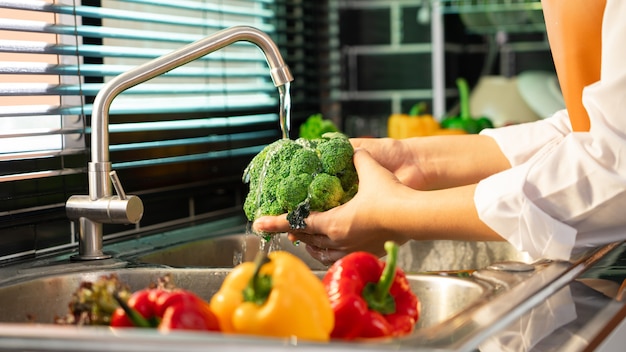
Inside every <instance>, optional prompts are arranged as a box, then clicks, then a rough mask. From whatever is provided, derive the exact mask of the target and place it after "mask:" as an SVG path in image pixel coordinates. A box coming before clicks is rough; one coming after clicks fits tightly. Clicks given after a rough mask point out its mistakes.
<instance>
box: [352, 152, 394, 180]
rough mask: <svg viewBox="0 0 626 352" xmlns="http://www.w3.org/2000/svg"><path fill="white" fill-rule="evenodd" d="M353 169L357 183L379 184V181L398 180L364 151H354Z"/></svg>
mask: <svg viewBox="0 0 626 352" xmlns="http://www.w3.org/2000/svg"><path fill="white" fill-rule="evenodd" d="M354 167H355V168H356V172H357V174H358V175H359V183H362V184H363V183H368V182H370V181H369V180H374V181H373V182H380V180H381V179H387V180H393V181H398V178H397V177H396V176H395V175H394V174H393V173H392V172H391V171H389V170H387V169H386V168H384V167H383V166H382V165H380V164H379V163H378V161H376V159H374V158H373V157H372V155H371V154H370V153H369V152H368V151H367V150H365V149H362V148H356V149H355V150H354Z"/></svg>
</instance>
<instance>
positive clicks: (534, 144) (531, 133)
mask: <svg viewBox="0 0 626 352" xmlns="http://www.w3.org/2000/svg"><path fill="white" fill-rule="evenodd" d="M620 16H621V18H622V19H623V18H624V17H623V16H626V1H619V0H618V1H615V0H613V1H611V0H609V1H608V2H607V5H606V11H605V17H604V28H603V38H602V40H603V49H602V50H603V53H602V73H601V79H600V81H599V82H596V83H594V84H593V85H590V86H588V87H586V88H585V90H584V92H583V104H584V106H585V108H586V109H587V112H588V114H589V118H590V122H591V129H590V131H589V132H571V128H570V126H569V123H568V120H567V113H566V112H565V111H560V112H557V113H555V115H554V116H553V117H551V118H549V119H546V120H542V121H538V122H533V123H528V124H523V125H517V126H510V127H505V128H500V129H493V130H488V131H485V132H484V134H485V135H489V136H491V137H492V138H494V140H495V141H496V142H497V143H498V145H499V146H500V148H501V150H502V151H503V153H504V154H505V155H506V157H507V158H508V159H509V161H510V162H511V165H512V167H511V168H510V169H509V170H506V171H503V172H501V173H498V174H495V175H493V176H490V177H488V178H486V179H484V180H482V181H481V182H480V183H479V184H478V186H477V189H476V192H475V195H474V202H475V205H476V208H477V211H478V214H479V217H480V219H481V220H482V221H483V222H484V223H485V224H487V225H488V226H489V227H491V228H492V229H493V230H494V231H496V232H497V233H498V234H500V235H501V236H502V237H503V238H505V239H506V240H508V241H509V242H510V243H511V244H512V245H514V246H515V247H516V248H517V249H519V250H521V251H525V252H528V253H529V254H530V255H531V256H533V257H535V258H552V259H563V260H568V259H571V257H572V255H573V254H575V253H577V252H578V251H580V250H584V249H588V248H590V247H596V246H598V245H602V244H605V243H609V242H613V241H617V240H624V239H626V216H624V215H623V209H625V208H626V116H625V115H626V114H625V113H624V112H623V111H624V110H625V109H624V102H625V101H626V65H624V62H626V45H623V38H626V21H623V20H620Z"/></svg>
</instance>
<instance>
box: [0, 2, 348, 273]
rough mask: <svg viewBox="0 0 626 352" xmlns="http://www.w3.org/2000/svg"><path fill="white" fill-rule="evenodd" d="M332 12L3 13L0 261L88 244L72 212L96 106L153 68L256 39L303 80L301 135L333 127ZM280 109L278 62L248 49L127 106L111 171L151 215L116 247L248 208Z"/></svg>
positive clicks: (32, 6)
mask: <svg viewBox="0 0 626 352" xmlns="http://www.w3.org/2000/svg"><path fill="white" fill-rule="evenodd" d="M333 3H335V1H328V2H327V1H318V0H178V1H165V0H0V262H2V261H3V260H5V259H7V258H17V257H21V256H23V255H29V254H32V253H38V252H40V251H44V252H45V251H49V250H54V248H65V247H67V246H72V245H75V237H74V234H73V230H72V229H71V227H72V226H71V222H70V221H69V220H68V219H67V217H66V215H65V202H66V200H67V199H68V198H69V197H70V196H71V195H74V194H87V192H88V185H87V175H86V166H87V162H88V161H89V159H90V153H89V149H90V143H91V138H90V133H91V130H90V122H91V121H90V119H91V108H92V106H91V104H92V102H93V99H94V97H95V95H96V94H97V92H98V91H99V90H100V89H101V87H102V86H103V84H105V83H106V82H107V81H109V80H110V79H113V78H114V77H115V76H117V75H119V74H121V73H123V72H126V71H128V70H129V69H131V68H133V67H136V66H137V65H139V64H142V63H145V62H147V61H148V60H151V59H153V58H156V57H159V56H161V55H163V54H166V53H169V52H171V51H173V50H175V49H178V48H180V47H182V46H184V45H186V44H187V43H190V42H193V41H195V40H198V39H201V38H203V37H206V36H208V35H210V34H211V33H214V32H216V31H218V30H221V29H223V28H227V27H231V26H234V25H248V26H253V27H256V28H258V29H260V30H262V31H264V32H266V33H268V34H269V35H270V36H271V37H272V38H273V39H274V41H275V42H276V44H277V45H278V47H279V48H280V49H281V52H282V54H283V58H284V59H285V61H286V62H287V64H288V65H289V67H290V68H291V71H292V74H293V76H294V79H295V80H294V82H292V85H291V101H292V122H291V125H292V133H291V136H292V137H295V136H297V129H298V126H299V123H301V122H302V121H304V119H305V118H306V117H308V116H309V115H310V114H313V113H317V112H323V113H325V115H326V116H329V117H332V112H333V111H335V110H336V107H337V105H336V104H335V102H334V101H333V95H334V94H336V92H337V91H338V89H335V88H332V86H333V84H334V83H333V82H335V83H337V82H338V79H339V78H338V76H339V75H338V67H339V63H338V58H339V55H338V52H337V51H334V50H335V49H334V48H335V46H334V43H336V39H334V40H333V39H332V37H333V36H334V35H335V34H336V33H334V32H333V29H332V28H335V29H336V28H337V27H336V26H334V27H333V26H330V23H331V22H332V18H335V19H336V18H337V16H336V13H335V12H334V11H335V10H333V9H334V8H336V5H331V4H333ZM333 16H334V17H333ZM329 28H331V29H329ZM333 53H334V54H333ZM333 58H334V59H333ZM336 86H337V87H338V83H337V84H336ZM333 92H335V93H333ZM278 100H279V94H278V91H277V89H276V87H274V86H273V84H272V82H271V78H270V76H269V68H268V66H267V63H266V61H265V58H264V57H263V55H262V54H261V52H260V50H258V49H257V48H256V47H255V46H253V45H252V44H248V43H237V44H234V45H231V46H229V47H227V48H224V49H222V50H219V51H217V52H215V53H211V54H209V55H206V56H205V57H203V58H201V59H198V60H196V61H194V62H192V63H189V64H187V65H185V66H182V67H180V68H177V69H175V70H172V71H170V72H168V73H167V74H164V75H163V76H160V77H158V78H155V79H153V80H150V81H147V82H145V83H143V84H140V85H138V86H136V87H133V88H131V89H129V90H127V91H125V92H124V93H122V94H121V95H119V96H118V97H117V98H116V99H115V100H114V101H113V104H112V105H111V110H110V119H109V120H110V121H109V122H110V126H109V132H110V136H109V137H110V138H109V142H110V148H109V149H110V160H111V162H112V168H113V169H114V170H116V171H117V173H118V175H119V177H120V180H121V182H122V184H123V186H124V188H125V190H126V192H128V193H130V194H137V195H140V196H141V198H142V200H143V202H144V206H145V213H144V217H143V219H142V221H141V223H140V224H139V227H138V228H135V229H134V230H133V229H132V228H131V229H130V230H129V228H128V227H125V226H124V225H110V226H109V225H105V233H106V234H107V237H105V239H106V238H116V237H117V236H123V235H124V234H136V233H138V232H140V231H142V229H149V228H152V229H155V228H158V227H162V226H168V224H170V225H171V223H172V222H176V221H178V220H175V219H182V220H181V221H195V220H194V219H197V218H198V217H197V216H196V215H194V214H204V213H207V212H208V213H211V212H214V211H215V210H219V209H224V208H226V207H231V208H234V209H238V208H241V205H240V203H238V202H241V200H242V198H243V195H244V191H245V189H244V187H245V186H244V185H243V184H242V182H241V179H240V178H241V173H242V171H243V168H244V167H245V166H246V165H247V163H248V162H249V161H250V159H251V158H252V157H253V156H254V155H255V154H256V153H257V152H258V151H260V150H261V148H263V147H264V146H265V145H267V144H268V143H271V142H272V141H274V140H276V139H277V138H280V134H281V133H280V128H279V123H278V111H279V107H278ZM189 219H191V220H189ZM159 224H164V225H159ZM143 231H149V230H143ZM119 234H122V235H119Z"/></svg>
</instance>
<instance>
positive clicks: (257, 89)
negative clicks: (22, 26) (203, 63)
mask: <svg viewBox="0 0 626 352" xmlns="http://www.w3.org/2000/svg"><path fill="white" fill-rule="evenodd" d="M103 86H104V83H86V84H82V85H80V86H76V85H53V84H45V83H0V96H15V95H19V96H31V95H60V96H63V95H80V94H85V95H96V94H97V93H98V92H99V91H100V90H101V89H102V87H103ZM275 91H276V88H275V87H274V85H273V84H271V83H269V82H268V83H267V84H258V85H251V84H230V85H228V87H227V88H225V87H224V85H222V84H178V85H177V84H166V83H163V84H142V85H139V86H136V87H133V88H130V89H128V90H126V91H125V92H124V93H122V94H123V95H139V94H169V95H172V96H176V95H189V94H210V93H224V92H229V93H231V92H232V93H271V92H275Z"/></svg>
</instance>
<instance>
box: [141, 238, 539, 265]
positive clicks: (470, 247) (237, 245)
mask: <svg viewBox="0 0 626 352" xmlns="http://www.w3.org/2000/svg"><path fill="white" fill-rule="evenodd" d="M263 246H264V243H263V241H262V240H261V238H259V237H258V236H255V235H251V234H245V233H235V234H228V235H222V236H218V237H209V238H202V237H197V238H194V239H191V240H187V241H184V242H182V243H174V244H171V245H163V246H162V247H161V248H159V249H156V250H152V251H150V252H149V253H147V254H142V255H138V256H135V257H134V258H133V260H136V261H138V262H140V263H148V264H159V265H167V266H172V267H208V268H229V267H233V266H234V265H237V264H239V263H241V262H242V261H252V260H254V257H255V255H256V254H257V252H258V251H259V250H260V249H261V248H263ZM271 246H272V248H274V249H282V250H286V251H288V252H291V253H293V254H295V255H296V256H298V257H299V258H300V259H302V260H303V261H304V262H305V263H306V264H307V265H308V266H309V267H310V268H311V269H313V270H326V269H327V267H326V266H325V265H323V264H321V263H320V262H318V261H317V260H315V259H313V258H312V257H311V256H310V255H309V254H308V253H307V251H306V249H305V245H304V244H301V245H297V246H296V245H294V244H293V243H291V242H290V241H289V239H287V236H286V235H284V234H283V235H280V236H277V237H276V239H275V240H274V241H273V242H272V243H271ZM501 261H518V262H525V263H529V262H531V258H530V257H529V256H528V255H527V254H526V253H524V252H519V251H517V250H515V248H513V246H511V245H510V244H509V243H507V242H465V241H419V242H418V241H411V242H408V243H406V244H404V245H403V246H401V247H400V251H399V255H398V265H399V266H400V267H401V268H402V269H403V270H405V271H406V272H408V273H422V272H433V271H450V270H475V269H481V268H484V267H486V266H488V265H490V264H493V263H496V262H501Z"/></svg>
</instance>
